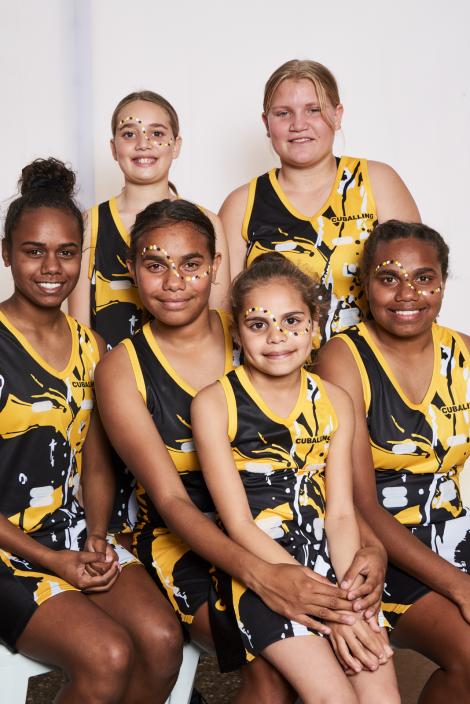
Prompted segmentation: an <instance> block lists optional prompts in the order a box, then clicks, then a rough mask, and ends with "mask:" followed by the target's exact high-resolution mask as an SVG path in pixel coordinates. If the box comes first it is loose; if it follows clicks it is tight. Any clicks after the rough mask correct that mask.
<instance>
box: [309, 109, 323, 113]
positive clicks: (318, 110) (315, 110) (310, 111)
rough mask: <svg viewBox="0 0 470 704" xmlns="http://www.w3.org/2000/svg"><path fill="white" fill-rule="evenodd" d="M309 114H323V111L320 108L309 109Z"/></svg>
mask: <svg viewBox="0 0 470 704" xmlns="http://www.w3.org/2000/svg"><path fill="white" fill-rule="evenodd" d="M307 112H309V113H312V114H315V113H321V109H320V108H308V109H307Z"/></svg>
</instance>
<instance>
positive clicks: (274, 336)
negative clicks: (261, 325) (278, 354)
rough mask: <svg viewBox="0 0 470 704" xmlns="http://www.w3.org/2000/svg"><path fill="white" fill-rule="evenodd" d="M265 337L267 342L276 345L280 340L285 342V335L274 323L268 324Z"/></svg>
mask: <svg viewBox="0 0 470 704" xmlns="http://www.w3.org/2000/svg"><path fill="white" fill-rule="evenodd" d="M266 339H267V342H268V343H269V344H272V345H277V344H279V343H280V342H285V341H286V339H287V335H286V334H285V333H284V332H282V330H279V328H278V327H276V326H275V325H270V326H269V330H268V335H267V338H266Z"/></svg>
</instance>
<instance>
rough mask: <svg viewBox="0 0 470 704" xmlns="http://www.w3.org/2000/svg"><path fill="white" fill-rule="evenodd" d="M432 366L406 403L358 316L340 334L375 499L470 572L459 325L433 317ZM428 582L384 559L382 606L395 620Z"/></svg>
mask: <svg viewBox="0 0 470 704" xmlns="http://www.w3.org/2000/svg"><path fill="white" fill-rule="evenodd" d="M432 335H433V340H434V369H433V375H432V379H431V383H430V385H429V388H428V390H427V392H426V395H425V397H424V398H423V400H422V402H421V403H412V402H411V401H410V400H409V399H408V398H407V397H406V395H405V393H404V392H403V390H402V389H401V388H400V386H399V384H398V382H397V380H396V378H395V376H394V374H393V372H392V370H391V368H390V366H389V365H388V364H387V361H386V360H385V358H384V357H383V355H382V354H381V352H380V350H379V349H378V347H377V345H376V344H375V343H374V341H373V340H372V338H371V335H370V334H369V332H368V330H367V327H366V326H365V324H364V323H361V324H360V325H358V326H356V327H353V328H351V330H348V331H347V332H345V333H343V334H342V335H341V339H342V340H344V342H345V343H346V344H347V345H348V347H349V349H350V350H351V352H352V354H353V355H354V358H355V360H356V363H357V366H358V369H359V371H360V374H361V379H362V385H363V390H364V401H365V406H366V414H367V424H368V428H369V434H370V443H371V448H372V456H373V460H374V467H375V471H376V475H375V477H376V483H377V496H378V500H379V502H380V504H381V505H382V506H383V508H385V509H386V510H387V511H389V513H391V514H392V515H393V516H395V518H396V519H397V521H400V523H402V524H403V525H404V526H406V527H407V528H408V529H409V530H410V531H411V532H412V533H413V535H414V536H416V537H417V538H418V539H419V540H421V541H422V542H423V543H424V544H425V545H427V547H429V548H430V549H431V550H432V551H433V552H435V553H437V554H438V555H440V556H441V557H443V558H444V559H445V560H447V561H448V562H450V563H451V564H453V565H454V566H455V567H457V568H458V569H460V570H462V571H464V572H467V573H469V574H470V511H469V509H468V508H466V507H465V506H464V505H463V502H462V497H461V493H460V484H459V475H460V472H461V470H462V468H463V465H464V463H465V461H466V459H467V458H468V456H469V453H470V437H469V436H470V354H469V352H468V350H467V348H466V346H465V344H464V342H463V341H462V339H461V337H460V336H459V334H458V333H456V332H454V331H453V330H450V329H449V328H445V327H441V326H440V325H433V328H432ZM428 591H430V590H429V587H427V586H426V585H425V584H423V583H422V582H420V581H419V580H418V579H416V578H415V577H412V576H411V575H409V574H406V573H405V572H403V571H402V570H401V569H399V568H397V567H395V566H394V565H389V569H388V572H387V577H386V583H385V592H384V596H383V604H382V608H383V611H384V613H385V616H386V618H387V620H388V621H389V622H390V623H391V625H394V624H396V622H397V620H398V619H399V617H400V615H401V614H403V613H405V611H407V610H408V609H409V608H410V607H411V606H412V605H413V604H414V603H415V602H416V601H417V599H419V598H420V597H421V596H423V595H424V594H426V593H427V592H428Z"/></svg>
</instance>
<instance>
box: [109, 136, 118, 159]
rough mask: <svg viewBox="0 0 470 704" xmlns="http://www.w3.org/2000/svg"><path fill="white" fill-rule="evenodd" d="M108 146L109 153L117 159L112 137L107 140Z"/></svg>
mask: <svg viewBox="0 0 470 704" xmlns="http://www.w3.org/2000/svg"><path fill="white" fill-rule="evenodd" d="M109 146H110V147H111V154H112V155H113V159H114V161H117V154H116V145H115V143H114V137H112V139H110V140H109Z"/></svg>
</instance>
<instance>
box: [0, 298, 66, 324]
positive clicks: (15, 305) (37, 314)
mask: <svg viewBox="0 0 470 704" xmlns="http://www.w3.org/2000/svg"><path fill="white" fill-rule="evenodd" d="M0 308H1V310H2V311H3V312H4V313H5V315H6V316H7V317H8V318H9V319H10V320H11V321H12V323H13V324H14V325H15V326H16V327H20V328H28V329H35V330H36V331H38V332H40V331H41V330H42V329H44V330H45V331H46V332H47V331H50V330H51V328H54V327H55V326H56V325H57V323H58V322H60V321H62V318H63V314H62V311H61V309H60V307H57V308H41V307H40V306H35V305H34V304H32V303H31V301H29V300H27V299H25V298H23V297H22V296H21V294H19V293H18V292H17V291H15V292H14V293H13V295H12V296H11V297H10V298H8V299H7V300H6V301H3V303H1V304H0Z"/></svg>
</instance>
